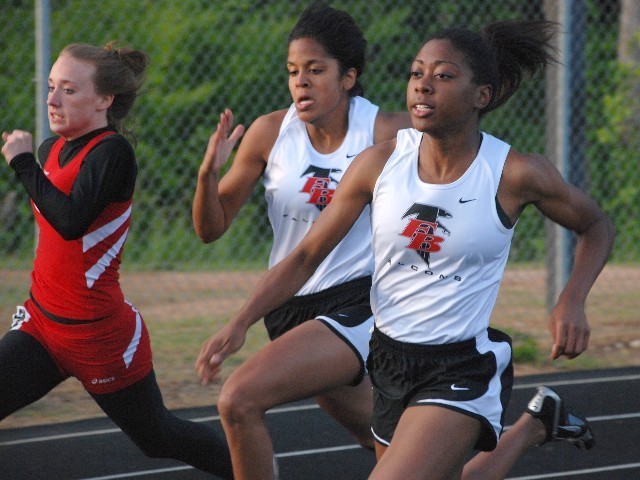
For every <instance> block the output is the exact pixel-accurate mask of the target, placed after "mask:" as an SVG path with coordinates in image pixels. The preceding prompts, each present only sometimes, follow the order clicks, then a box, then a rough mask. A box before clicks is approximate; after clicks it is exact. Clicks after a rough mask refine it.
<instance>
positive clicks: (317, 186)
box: [300, 165, 342, 210]
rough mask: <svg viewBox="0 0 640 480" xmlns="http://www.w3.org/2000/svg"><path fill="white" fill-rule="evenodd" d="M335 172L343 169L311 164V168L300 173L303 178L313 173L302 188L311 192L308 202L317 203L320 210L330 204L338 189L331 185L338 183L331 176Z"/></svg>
mask: <svg viewBox="0 0 640 480" xmlns="http://www.w3.org/2000/svg"><path fill="white" fill-rule="evenodd" d="M334 172H336V173H340V172H342V170H340V169H339V168H321V167H316V166H314V165H310V166H309V168H307V170H306V171H305V172H304V173H303V174H302V175H300V178H303V177H305V176H307V175H309V174H311V175H310V176H309V177H307V180H306V182H305V184H304V186H303V187H302V190H300V191H301V192H303V193H308V194H309V200H308V201H307V203H311V204H313V205H315V206H316V207H318V209H319V210H323V209H324V207H326V206H327V205H329V202H331V199H332V198H333V193H334V192H335V191H336V189H335V187H334V188H331V187H330V185H331V184H332V183H333V184H335V185H338V180H336V179H335V178H333V177H332V176H331V174H332V173H334Z"/></svg>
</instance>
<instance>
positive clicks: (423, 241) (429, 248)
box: [400, 203, 453, 266]
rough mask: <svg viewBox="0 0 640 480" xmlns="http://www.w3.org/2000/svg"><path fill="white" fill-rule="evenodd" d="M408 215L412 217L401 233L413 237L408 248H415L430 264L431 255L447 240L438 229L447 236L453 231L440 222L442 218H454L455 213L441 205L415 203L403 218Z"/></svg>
mask: <svg viewBox="0 0 640 480" xmlns="http://www.w3.org/2000/svg"><path fill="white" fill-rule="evenodd" d="M407 217H412V218H410V219H409V223H408V224H407V226H406V227H405V228H404V230H403V231H402V233H400V235H402V236H404V237H409V238H410V239H411V240H410V242H409V245H407V248H410V249H412V250H415V251H416V252H417V253H418V255H420V257H421V258H422V259H423V260H424V261H425V262H426V264H427V266H429V255H430V254H431V253H434V252H439V251H440V248H441V243H442V242H444V240H445V238H444V237H443V236H441V235H438V229H440V230H441V231H442V233H443V234H444V235H447V236H448V235H449V234H450V233H451V232H450V231H449V230H448V229H447V228H446V227H445V226H444V225H443V224H442V223H440V219H441V218H453V215H451V214H450V213H449V212H447V211H446V210H445V209H443V208H440V207H435V206H433V205H424V204H422V203H414V204H413V205H412V206H411V208H409V210H407V211H406V212H405V214H404V215H402V218H403V219H404V218H407Z"/></svg>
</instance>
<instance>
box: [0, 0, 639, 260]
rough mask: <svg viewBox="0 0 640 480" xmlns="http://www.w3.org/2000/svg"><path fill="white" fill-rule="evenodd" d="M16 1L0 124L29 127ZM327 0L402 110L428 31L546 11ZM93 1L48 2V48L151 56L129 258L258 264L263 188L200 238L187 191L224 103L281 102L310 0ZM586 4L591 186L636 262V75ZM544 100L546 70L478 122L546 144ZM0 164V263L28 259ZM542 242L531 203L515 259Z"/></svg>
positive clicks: (480, 4)
mask: <svg viewBox="0 0 640 480" xmlns="http://www.w3.org/2000/svg"><path fill="white" fill-rule="evenodd" d="M10 3H11V5H10V7H7V2H5V3H4V5H5V6H4V7H3V10H6V9H7V8H10V9H11V15H0V47H2V50H1V51H2V53H1V54H0V64H1V65H2V68H1V69H0V108H2V112H3V113H4V115H3V116H2V120H1V122H2V125H0V128H1V129H2V130H7V129H13V128H24V129H29V130H33V129H34V128H35V127H34V116H35V93H34V91H35V89H34V88H25V86H29V85H31V86H33V78H34V73H33V64H34V55H35V54H34V51H35V41H34V35H33V34H32V32H33V30H34V2H33V1H13V2H10ZM330 3H331V4H332V6H334V7H336V8H343V9H345V10H347V11H349V12H350V13H351V14H352V16H353V17H354V18H355V19H356V21H357V22H358V24H359V25H361V27H362V29H363V32H364V34H365V36H366V38H367V39H368V42H369V44H368V54H369V57H368V63H367V67H366V69H365V72H364V76H363V78H362V83H363V84H364V86H365V92H366V94H367V96H368V97H369V98H370V99H371V100H372V101H373V102H374V103H377V104H378V105H380V106H381V108H382V109H385V110H392V111H395V110H403V109H404V108H405V100H404V96H405V94H404V92H405V89H406V80H407V75H408V68H409V65H410V62H411V59H412V56H413V55H414V54H415V52H416V51H417V49H418V48H419V47H420V45H421V43H422V41H423V40H424V38H425V37H426V36H427V35H428V33H430V32H432V31H433V30H435V29H438V28H441V27H444V26H449V25H461V24H464V25H467V26H470V27H472V28H474V29H479V28H481V27H482V26H483V25H485V24H487V23H490V22H491V21H495V20H500V19H507V18H542V17H543V12H542V1H541V0H534V1H528V0H505V1H503V2H486V1H483V0H476V1H467V2H459V1H457V0H443V1H440V2H437V3H429V4H428V8H427V6H426V4H425V3H424V1H422V0H404V1H402V2H400V1H398V0H380V1H376V2H368V1H364V0H356V1H335V2H330ZM96 5H97V4H96V2H93V1H91V0H52V2H51V36H52V37H51V51H52V55H53V56H54V59H55V56H56V54H57V52H59V51H60V50H61V49H62V48H63V47H64V46H65V45H66V44H68V43H72V42H85V43H91V44H96V45H102V44H105V43H107V42H108V41H110V40H120V41H123V42H125V43H126V44H127V45H129V46H131V47H134V48H139V49H142V50H144V51H146V52H147V53H148V54H149V55H150V57H151V59H152V63H151V66H150V69H149V73H148V76H147V81H146V84H145V86H144V88H143V90H142V92H141V95H140V98H139V100H138V103H137V105H136V107H135V109H134V117H133V120H134V122H133V123H132V124H131V125H130V127H131V128H132V130H133V131H134V133H135V137H136V139H137V147H136V152H137V156H138V162H139V177H138V184H137V191H136V203H135V208H136V210H135V213H134V223H133V224H132V232H131V235H130V239H129V241H128V246H127V251H126V255H127V258H128V259H129V261H128V262H126V263H127V264H128V265H129V266H130V267H133V266H135V267H136V268H139V267H144V268H158V269H176V268H179V269H202V268H205V269H209V268H212V267H213V268H229V267H238V268H245V267H251V266H253V267H255V266H256V265H262V266H266V259H267V256H268V252H269V249H270V242H271V231H270V226H269V224H268V221H267V218H266V212H265V202H264V199H263V192H262V189H261V188H260V187H258V188H256V189H255V191H254V192H253V194H252V196H251V199H250V202H249V203H248V204H247V205H246V206H245V207H244V208H243V210H241V212H240V214H239V216H238V218H236V220H235V222H234V224H233V226H232V228H231V230H230V231H229V232H227V234H226V235H225V236H224V237H223V238H222V239H220V240H219V241H217V242H215V243H214V244H213V245H202V244H200V242H199V241H198V239H197V238H196V236H195V234H194V233H193V228H192V225H191V200H192V198H193V192H194V188H195V181H196V175H197V171H198V167H199V163H200V160H201V157H202V154H203V153H204V148H205V146H206V142H207V139H208V136H209V135H210V133H211V132H213V130H214V128H215V125H216V123H217V119H218V115H219V112H220V111H222V110H223V109H224V108H225V107H227V106H228V107H231V108H232V109H233V110H234V113H235V114H236V119H237V121H238V122H240V123H244V124H245V125H247V126H248V125H249V124H250V123H251V122H252V121H253V120H255V119H256V118H257V117H258V116H259V115H261V114H264V113H267V112H270V111H272V110H275V109H280V108H286V107H287V106H288V105H289V103H290V101H291V100H290V97H289V93H288V88H287V75H286V68H285V60H286V43H287V37H288V34H289V31H290V30H291V28H292V26H293V25H294V24H295V21H296V20H297V18H298V16H299V15H300V13H301V12H302V10H303V9H304V7H305V6H306V5H307V2H296V1H293V2H285V1H275V0H274V1H262V2H257V1H248V0H218V1H216V2H210V1H206V0H184V1H181V2H176V1H174V0H138V1H136V2H131V1H129V0H110V1H109V2H101V3H100V4H99V8H96ZM585 5H587V7H588V9H587V14H588V21H587V24H588V28H589V32H588V35H587V39H588V44H587V45H585V52H586V55H587V58H588V61H587V69H588V70H587V82H586V85H587V91H586V92H585V93H584V99H583V100H584V102H585V104H586V110H587V125H586V126H585V128H586V136H587V139H588V145H587V148H586V151H587V152H588V158H587V162H588V170H589V173H590V185H589V190H590V193H592V194H593V195H594V196H595V197H596V198H597V199H598V201H599V202H602V204H603V206H604V207H605V208H606V209H607V210H608V211H610V213H611V214H612V216H613V217H614V219H615V220H616V222H617V224H618V225H619V227H620V226H622V227H623V228H619V229H618V230H619V237H618V243H617V251H616V252H617V255H616V258H618V259H619V260H621V261H623V260H638V259H639V258H640V251H639V249H640V247H639V246H638V242H635V241H632V239H633V238H635V239H637V238H638V235H637V231H638V228H640V226H638V224H637V223H636V224H635V225H633V224H632V222H631V221H630V219H631V218H632V211H633V207H634V206H635V205H637V202H638V199H639V198H638V195H639V194H638V175H637V174H638V171H637V170H638V163H637V152H638V145H637V134H636V135H635V136H634V135H633V134H629V133H628V132H627V134H625V132H623V131H622V130H623V127H624V126H628V118H629V117H628V116H627V114H628V113H629V112H631V113H633V111H638V110H637V108H635V106H636V105H634V104H633V103H629V101H628V100H629V99H628V95H629V92H628V91H626V90H625V87H626V83H625V82H626V79H627V78H628V75H631V74H633V75H635V77H634V78H635V79H636V81H637V72H635V73H633V72H630V73H629V74H623V72H620V73H619V74H618V75H613V74H612V72H614V71H618V67H617V65H616V63H615V61H616V59H615V47H616V43H615V42H616V39H617V30H618V20H619V19H618V13H619V12H618V10H617V9H618V2H617V1H616V0H588V1H585ZM54 59H52V61H53V60H54ZM544 97H545V84H544V76H540V77H538V78H536V79H532V80H531V81H529V82H527V83H525V84H524V85H523V87H522V88H521V90H520V91H519V92H518V93H517V94H516V95H515V96H514V97H513V98H512V99H511V100H510V101H509V102H508V104H507V105H506V106H504V107H503V108H502V109H500V110H498V111H496V112H494V113H491V114H490V115H489V116H487V118H485V119H483V124H482V127H483V129H484V130H486V131H488V132H490V133H492V134H494V135H495V136H498V137H501V138H504V139H505V140H506V141H508V142H510V143H512V144H513V145H514V148H516V149H518V150H520V151H531V152H541V153H544V148H545V127H546V122H547V120H546V118H545V115H544V111H543V108H544V103H545V101H544ZM636 103H637V96H636ZM635 131H636V132H637V129H636V130H635ZM625 135H626V136H625ZM623 138H625V139H626V140H629V143H624V141H623V140H622V139H623ZM626 140H625V141H626ZM633 142H635V143H633ZM630 159H631V160H630ZM630 163H633V164H634V165H632V166H629V164H630ZM3 171H4V174H2V175H0V195H2V196H5V195H6V194H8V193H9V192H10V191H15V190H17V191H18V198H17V200H16V205H17V207H16V208H17V214H16V215H15V217H14V219H13V220H12V223H11V225H4V227H5V228H4V232H5V234H3V235H2V237H0V251H1V252H3V257H4V263H5V264H6V265H8V266H11V265H23V264H24V263H25V262H26V261H27V260H28V262H29V263H30V262H31V256H30V252H31V250H32V248H33V246H32V245H33V233H32V232H33V221H32V218H31V214H30V211H29V207H28V199H27V198H26V196H25V195H24V194H23V193H22V191H21V189H20V188H19V186H17V185H16V183H15V180H14V178H13V175H11V173H10V171H9V170H8V169H6V168H5V169H3ZM0 199H1V198H0ZM620 222H624V223H620ZM634 236H635V237H634ZM545 240H546V239H545V232H544V224H543V220H542V217H541V216H540V215H539V213H538V212H537V211H536V210H535V209H534V208H531V209H527V211H525V214H524V216H523V217H522V219H521V220H520V222H519V226H518V232H517V233H516V235H515V238H514V244H513V249H512V254H511V260H510V261H512V262H538V263H542V262H543V261H544V256H545Z"/></svg>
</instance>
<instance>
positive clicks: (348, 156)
mask: <svg viewBox="0 0 640 480" xmlns="http://www.w3.org/2000/svg"><path fill="white" fill-rule="evenodd" d="M356 155H358V154H357V153H354V154H353V155H349V154H348V153H347V158H353V157H355V156H356Z"/></svg>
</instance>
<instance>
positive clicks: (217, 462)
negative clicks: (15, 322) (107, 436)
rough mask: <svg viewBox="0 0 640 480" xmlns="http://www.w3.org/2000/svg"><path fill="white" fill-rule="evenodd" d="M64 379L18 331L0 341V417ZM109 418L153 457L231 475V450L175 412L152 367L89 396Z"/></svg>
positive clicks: (33, 342)
mask: <svg viewBox="0 0 640 480" xmlns="http://www.w3.org/2000/svg"><path fill="white" fill-rule="evenodd" d="M63 380H64V378H63V377H62V375H61V374H60V372H59V370H58V368H57V367H56V365H55V363H54V361H53V359H52V358H51V357H50V356H49V354H48V352H47V351H46V350H45V349H44V347H43V346H42V345H40V343H38V342H37V341H36V340H35V339H34V338H33V337H31V336H30V335H29V334H27V333H24V332H21V331H19V330H11V331H9V332H8V333H7V334H6V335H5V336H4V337H3V338H2V339H0V420H1V419H3V418H5V417H6V416H7V415H10V414H11V413H13V412H15V411H17V410H19V409H21V408H23V407H25V406H27V405H29V404H31V403H33V402H35V401H36V400H38V399H40V398H42V397H43V396H44V395H46V394H47V393H48V392H49V391H51V389H53V388H54V387H55V386H56V385H58V384H60V383H61V382H62V381H63ZM91 396H92V397H93V399H94V400H95V401H96V403H97V404H98V405H99V406H100V408H102V410H103V411H104V412H105V413H106V414H107V415H108V416H109V418H111V420H113V422H114V423H115V424H116V425H117V426H118V427H119V428H120V429H122V431H123V432H124V433H125V434H126V435H127V436H128V437H129V438H131V440H133V442H134V443H135V444H136V445H137V446H138V447H139V448H140V449H141V450H142V452H144V454H145V455H147V456H149V457H152V458H173V459H176V460H180V461H182V462H185V463H187V464H189V465H192V466H194V467H195V468H198V469H200V470H203V471H205V472H208V473H212V474H214V475H217V476H219V477H221V478H224V479H232V478H233V473H232V469H231V457H230V454H229V448H228V447H227V444H226V442H224V441H223V440H222V439H221V438H220V437H219V436H218V435H216V433H215V432H214V431H213V430H212V429H211V428H208V427H206V426H204V425H202V424H199V423H196V422H191V421H188V420H183V419H180V418H178V417H176V416H175V415H173V414H172V413H171V412H169V410H167V408H166V407H165V405H164V402H163V400H162V394H161V392H160V389H159V387H158V383H157V382H156V377H155V373H154V372H153V370H152V371H151V372H150V373H149V375H147V376H146V377H145V378H143V379H142V380H140V381H139V382H137V383H135V384H133V385H131V386H129V387H127V388H124V389H122V390H120V391H118V392H115V393H109V394H101V395H97V394H91Z"/></svg>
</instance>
